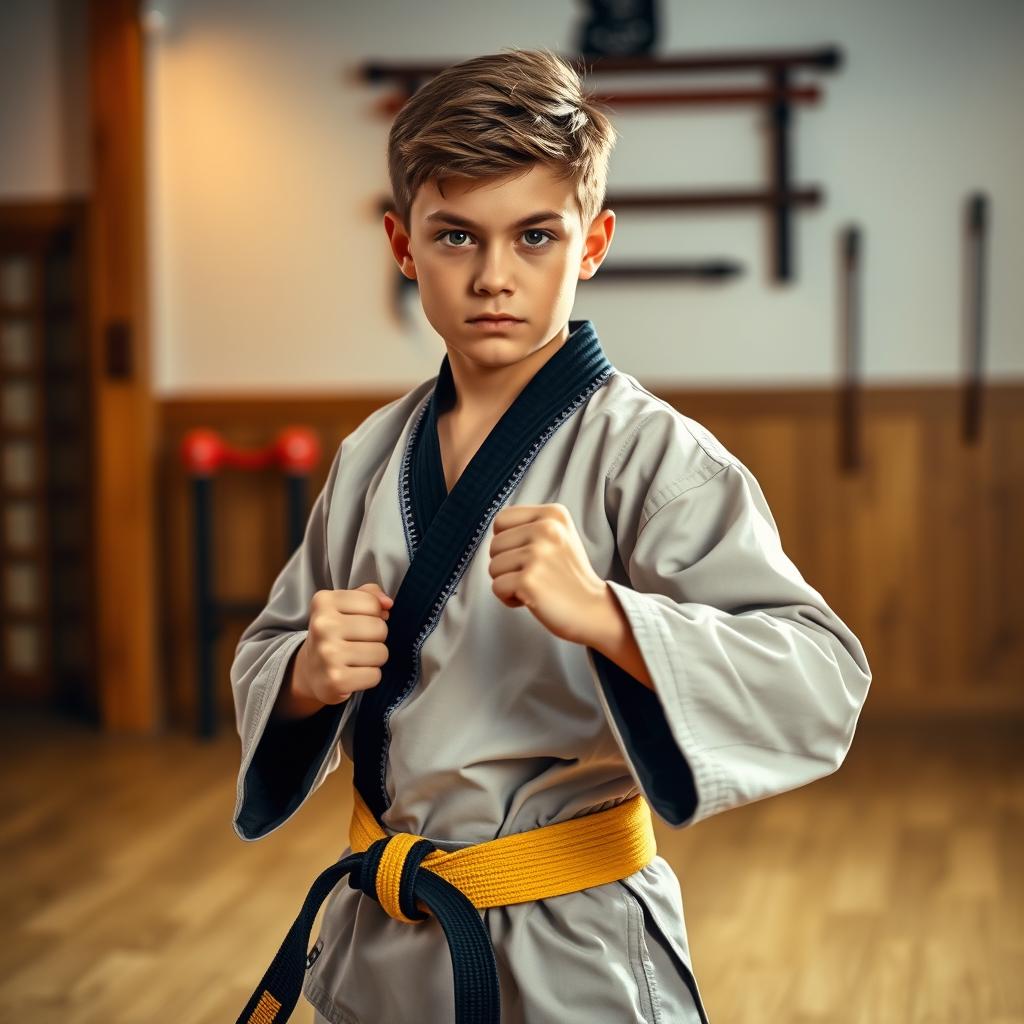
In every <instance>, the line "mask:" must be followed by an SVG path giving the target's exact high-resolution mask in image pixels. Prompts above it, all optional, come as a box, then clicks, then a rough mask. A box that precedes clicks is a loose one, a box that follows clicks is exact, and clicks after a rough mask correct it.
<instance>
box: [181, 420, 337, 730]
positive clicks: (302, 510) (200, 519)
mask: <svg viewBox="0 0 1024 1024" xmlns="http://www.w3.org/2000/svg"><path fill="white" fill-rule="evenodd" d="M180 456H181V460H182V462H183V464H184V466H185V470H186V472H187V473H188V474H189V476H190V477H191V479H192V504H193V523H194V528H195V529H194V544H193V567H194V568H193V573H194V584H193V594H194V604H195V615H196V618H195V638H196V680H197V685H198V722H197V734H198V735H199V736H201V737H203V738H207V739H208V738H210V737H212V736H214V735H216V732H217V690H216V682H215V669H214V653H215V648H216V643H217V637H218V636H219V635H220V631H221V628H222V626H223V624H224V622H225V621H227V620H229V619H237V618H240V617H242V616H247V617H250V618H251V617H254V616H255V615H257V614H258V613H259V611H260V610H261V609H262V608H263V603H262V602H258V601H221V600H218V599H217V598H216V596H215V594H214V586H215V584H214V579H213V559H212V558H211V533H212V531H211V523H212V521H213V479H214V477H215V475H216V474H217V472H218V471H219V470H221V469H224V468H230V469H237V470H242V471H244V472H261V471H263V470H266V469H277V470H280V471H281V472H282V473H283V474H284V480H285V500H286V503H287V527H286V538H285V542H286V545H287V551H288V554H289V555H290V554H291V553H292V552H294V551H295V549H296V548H297V547H298V546H299V545H300V544H301V543H302V537H303V534H304V532H305V523H306V518H307V511H306V510H307V507H308V505H307V502H308V490H309V486H308V485H309V472H310V470H311V469H313V467H314V466H315V465H316V464H317V462H319V459H320V442H319V439H318V437H317V435H316V433H315V432H314V431H313V430H311V429H309V428H308V427H297V426H291V427H286V428H285V429H284V430H282V431H281V432H280V433H279V434H278V435H277V437H276V439H275V440H274V441H273V442H272V443H271V444H269V445H267V446H266V447H264V448H260V449H256V450H252V449H243V448H238V447H235V446H233V445H230V444H228V443H227V442H226V441H225V440H224V438H223V437H222V436H221V435H220V434H218V433H217V432H216V431H214V430H209V429H207V428H205V427H197V428H195V429H193V430H190V431H189V432H188V433H187V434H186V435H185V437H184V438H183V439H182V442H181V448H180Z"/></svg>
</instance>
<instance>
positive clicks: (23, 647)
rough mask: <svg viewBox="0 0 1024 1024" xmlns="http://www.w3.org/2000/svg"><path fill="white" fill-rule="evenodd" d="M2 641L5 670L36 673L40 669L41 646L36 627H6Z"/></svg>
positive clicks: (25, 624)
mask: <svg viewBox="0 0 1024 1024" xmlns="http://www.w3.org/2000/svg"><path fill="white" fill-rule="evenodd" d="M4 639H5V641H6V648H7V668H8V669H10V670H11V671H13V672H29V673H34V672H38V671H39V669H40V668H41V655H42V644H41V639H40V630H39V627H38V626H32V625H29V624H27V623H19V624H17V625H13V626H8V627H7V629H6V632H5V636H4Z"/></svg>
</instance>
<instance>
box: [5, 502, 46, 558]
mask: <svg viewBox="0 0 1024 1024" xmlns="http://www.w3.org/2000/svg"><path fill="white" fill-rule="evenodd" d="M35 511H36V510H35V505H34V504H33V503H32V502H30V501H8V502H7V506H6V508H5V509H4V541H5V543H6V544H7V547H9V548H10V549H11V550H12V551H24V550H26V549H28V548H31V547H34V546H35V545H36V544H38V543H39V529H38V527H39V523H38V520H37V519H36V514H35Z"/></svg>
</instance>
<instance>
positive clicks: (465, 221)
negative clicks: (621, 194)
mask: <svg viewBox="0 0 1024 1024" xmlns="http://www.w3.org/2000/svg"><path fill="white" fill-rule="evenodd" d="M442 187H443V188H444V195H443V196H442V195H441V193H440V191H439V190H438V188H437V185H436V183H435V182H434V181H429V182H427V183H426V184H425V185H423V186H422V187H421V188H420V189H419V191H418V192H417V193H416V196H415V198H414V199H413V203H412V210H411V212H410V217H409V220H410V225H409V227H408V229H407V228H406V226H404V225H403V224H402V223H401V221H399V220H398V218H397V215H396V214H395V213H394V212H393V211H389V212H388V213H386V214H385V215H384V226H385V230H386V231H387V233H388V237H389V239H390V241H391V248H392V251H393V253H394V256H395V259H396V260H397V261H398V265H399V267H400V268H401V270H402V273H403V274H405V276H406V277H409V278H415V279H416V280H417V281H418V283H419V292H420V302H421V303H422V304H423V311H424V313H425V314H426V316H427V319H428V320H429V321H430V323H431V325H432V326H433V328H434V329H435V330H436V331H437V332H438V334H440V335H441V337H442V338H444V340H445V344H446V345H447V346H448V348H449V350H454V352H453V353H452V358H453V359H454V358H456V356H455V353H456V352H457V353H458V354H459V356H460V357H464V358H465V359H469V360H471V361H472V362H474V363H476V364H478V365H480V366H481V367H492V368H496V367H499V366H503V365H508V364H509V363H514V362H518V361H519V360H520V359H524V358H525V357H526V356H528V355H530V354H531V353H532V352H536V351H537V350H538V349H540V348H542V347H543V346H544V345H546V344H547V343H548V342H549V341H553V340H555V339H556V338H561V339H562V340H564V338H565V336H566V335H567V333H568V327H567V324H568V321H569V316H570V314H571V312H572V307H573V303H574V301H575V298H576V282H577V281H578V280H580V279H584V280H585V279H587V278H589V277H592V276H593V275H594V274H595V273H596V271H597V268H598V267H599V266H600V264H601V261H602V260H603V259H604V256H605V254H606V252H607V250H608V246H609V244H610V243H611V239H612V233H613V232H614V228H615V214H614V213H613V212H612V211H611V210H603V211H601V213H599V214H598V216H597V217H595V218H594V222H593V224H592V225H590V226H589V229H588V230H587V232H586V233H584V231H583V226H582V225H581V223H580V212H579V207H578V206H577V203H576V196H575V191H574V187H573V183H572V182H571V181H559V180H558V179H557V178H556V177H555V174H554V171H553V170H552V169H551V168H550V167H549V166H548V165H546V164H542V163H537V164H534V165H533V166H532V167H530V169H529V171H528V172H526V173H524V174H520V175H519V176H518V177H504V178H492V179H487V180H486V181H481V180H480V179H469V178H462V177H450V178H445V179H444V180H443V182H442ZM546 212H547V213H553V214H555V216H553V217H545V218H543V219H540V218H538V219H537V220H536V221H534V222H533V223H530V224H522V223H520V222H521V221H523V220H524V219H528V218H531V219H532V217H533V215H535V214H542V213H546ZM482 313H508V314H510V315H511V316H513V317H516V318H517V320H518V322H517V323H515V324H512V325H511V326H502V325H481V324H478V323H472V322H471V321H472V320H473V318H474V317H479V316H480V315H481V314H482Z"/></svg>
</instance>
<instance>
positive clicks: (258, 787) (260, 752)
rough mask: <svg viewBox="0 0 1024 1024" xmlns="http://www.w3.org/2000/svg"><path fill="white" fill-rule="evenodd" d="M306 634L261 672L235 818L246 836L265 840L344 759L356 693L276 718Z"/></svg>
mask: <svg viewBox="0 0 1024 1024" xmlns="http://www.w3.org/2000/svg"><path fill="white" fill-rule="evenodd" d="M305 637H306V630H301V631H298V632H296V633H294V634H292V635H290V636H289V637H288V638H287V640H286V641H285V642H283V643H282V644H281V645H280V647H279V648H278V650H277V651H276V652H275V653H274V656H273V657H272V658H271V660H270V661H269V662H268V664H267V665H265V666H264V668H263V671H262V672H261V675H262V676H263V677H264V679H265V680H266V681H265V682H263V680H260V683H262V686H261V687H260V688H261V689H262V690H263V697H262V702H261V705H260V710H259V712H258V715H257V716H256V718H255V720H254V722H253V725H252V727H251V729H250V731H249V734H248V735H247V736H246V737H245V738H244V742H243V750H242V755H243V757H242V764H241V768H240V770H239V774H238V788H237V793H236V803H235V812H234V818H233V826H234V830H235V832H236V833H237V835H238V836H239V837H240V838H242V839H245V840H250V841H252V840H256V839H262V838H263V837H264V836H266V835H268V834H269V833H271V832H273V831H274V830H275V829H277V828H279V827H280V826H281V825H283V824H284V823H285V821H287V820H288V818H290V817H291V816H292V815H293V814H294V813H295V812H296V811H297V810H298V809H299V808H300V807H301V806H302V805H303V804H304V803H305V802H306V800H307V799H308V798H309V797H310V796H311V795H312V794H313V793H314V792H315V791H316V790H317V789H318V788H319V787H320V785H321V784H322V783H323V782H324V780H325V779H326V778H327V776H328V775H330V773H331V772H333V771H334V770H335V769H336V768H337V767H338V766H339V765H340V763H341V746H340V737H341V731H342V729H343V728H344V725H345V722H346V720H347V718H348V716H349V714H351V712H352V706H353V705H354V704H356V703H357V701H356V698H355V696H353V697H350V698H349V699H348V700H347V701H345V702H344V703H341V704H328V705H325V706H324V707H322V708H321V709H320V710H319V711H317V712H315V713H314V714H312V715H309V716H307V717H305V718H297V719H277V718H271V713H272V711H273V708H274V704H275V703H276V701H277V697H278V694H279V693H280V690H281V686H282V684H283V682H284V677H285V675H286V672H287V668H288V664H289V662H290V661H291V659H292V658H293V657H294V655H295V654H296V652H297V651H298V649H299V646H300V645H301V644H302V641H303V640H304V639H305ZM257 685H259V683H254V688H255V687H256V686H257Z"/></svg>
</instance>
